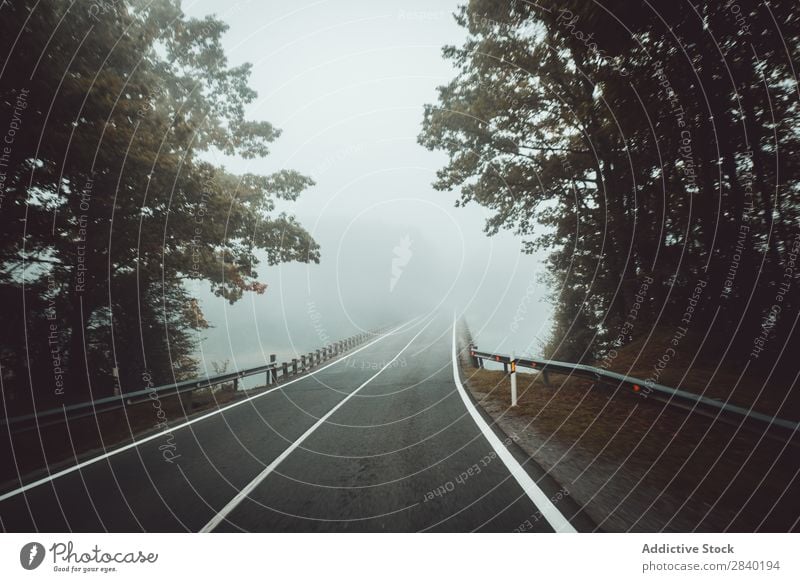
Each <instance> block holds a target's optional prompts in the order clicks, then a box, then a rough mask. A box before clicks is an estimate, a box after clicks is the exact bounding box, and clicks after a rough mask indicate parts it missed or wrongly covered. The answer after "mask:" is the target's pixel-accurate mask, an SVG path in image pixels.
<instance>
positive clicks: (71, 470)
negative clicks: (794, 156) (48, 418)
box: [0, 317, 419, 502]
mask: <svg viewBox="0 0 800 582" xmlns="http://www.w3.org/2000/svg"><path fill="white" fill-rule="evenodd" d="M417 319H419V318H418V317H415V318H414V319H412V320H411V321H408V322H406V323H404V324H403V325H401V326H399V327H396V328H394V329H393V330H392V331H390V332H388V333H385V334H382V335H381V336H380V337H378V338H376V339H374V340H373V341H371V342H369V343H368V344H366V345H364V346H362V347H360V348H358V349H357V350H355V351H353V352H349V353H348V354H346V355H344V356H342V357H341V358H339V359H338V360H336V361H333V362H330V363H329V364H326V365H325V366H322V367H321V368H317V369H316V370H314V371H313V372H309V373H308V374H304V375H303V376H300V377H298V378H295V379H294V380H290V381H289V382H286V383H285V384H281V385H279V386H276V387H275V388H271V389H269V390H265V391H264V392H261V393H260V394H256V395H255V396H251V397H249V398H245V399H244V400H240V401H239V402H234V403H233V404H229V405H228V406H224V407H223V408H218V409H216V410H214V411H212V412H209V413H208V414H204V415H202V416H198V417H197V418H193V419H192V420H189V421H186V422H184V423H182V424H178V425H176V426H171V427H168V428H166V429H165V430H163V431H160V432H157V433H155V434H152V435H150V436H148V437H145V438H143V439H140V440H137V441H134V442H132V443H130V444H127V445H124V446H122V447H119V448H118V449H114V450H113V451H109V452H107V453H103V454H102V455H98V456H96V457H92V458H91V459H86V460H85V461H82V462H80V463H78V464H76V465H73V466H71V467H67V468H66V469H63V470H61V471H58V472H57V473H53V474H51V475H48V476H47V477H42V478H41V479H38V480H36V481H31V482H30V483H28V484H26V485H23V486H22V487H19V488H17V489H13V490H11V491H9V492H7V493H3V494H2V495H0V502H2V501H5V500H6V499H10V498H11V497H15V496H17V495H19V494H20V493H24V492H26V491H29V490H31V489H33V488H35V487H39V486H40V485H44V484H45V483H50V482H51V481H55V480H56V479H58V478H60V477H63V476H65V475H69V474H70V473H74V472H75V471H79V470H80V469H83V468H84V467H88V466H89V465H94V464H95V463H97V462H99V461H103V460H105V459H108V458H109V457H113V456H114V455H118V454H119V453H122V452H125V451H128V450H130V449H135V448H136V447H138V446H139V445H143V444H144V443H146V442H149V441H152V440H155V439H157V438H159V437H162V436H164V435H165V434H167V433H170V432H174V431H177V430H180V429H182V428H186V427H187V426H189V425H192V424H194V423H196V422H200V421H201V420H205V419H207V418H210V417H212V416H216V415H217V414H220V413H221V412H225V411H226V410H230V409H231V408H235V407H237V406H241V405H242V404H247V403H248V402H252V401H253V400H256V399H257V398H261V397H262V396H266V395H267V394H271V393H272V392H275V391H276V390H281V389H283V388H286V387H287V386H289V385H291V384H294V383H295V382H299V381H300V380H305V379H306V378H309V377H311V376H313V375H314V374H316V373H317V372H322V370H324V369H325V368H329V367H331V366H335V365H336V364H339V363H341V362H343V361H345V360H346V359H347V358H349V357H350V356H354V355H356V354H357V353H358V352H360V351H361V350H365V349H367V348H368V347H370V346H371V345H373V344H376V343H378V342H379V341H381V340H383V339H384V338H386V337H388V336H390V335H392V334H393V333H395V332H397V331H399V330H401V329H403V328H404V327H407V326H409V325H411V324H412V323H413V322H414V321H416V320H417Z"/></svg>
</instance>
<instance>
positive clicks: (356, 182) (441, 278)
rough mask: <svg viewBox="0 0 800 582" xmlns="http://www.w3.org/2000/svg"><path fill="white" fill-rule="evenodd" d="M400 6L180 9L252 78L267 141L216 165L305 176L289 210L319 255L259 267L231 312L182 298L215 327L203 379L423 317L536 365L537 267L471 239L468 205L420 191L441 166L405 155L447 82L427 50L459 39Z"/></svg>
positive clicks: (536, 260) (438, 157) (275, 1)
mask: <svg viewBox="0 0 800 582" xmlns="http://www.w3.org/2000/svg"><path fill="white" fill-rule="evenodd" d="M401 4H402V8H399V7H398V3H397V2H389V1H384V0H378V1H375V0H373V1H368V0H363V1H355V0H331V1H308V0H299V1H298V0H291V1H290V0H269V1H268V2H256V1H238V2H235V1H234V2H228V3H220V2H218V1H212V0H198V1H194V2H192V1H187V2H184V10H185V11H186V12H187V13H188V14H189V15H191V16H196V17H201V16H204V15H206V14H211V13H216V15H217V16H218V17H219V18H221V19H222V20H224V21H225V22H227V23H228V24H229V25H230V30H229V31H228V33H227V34H226V36H225V38H224V46H225V48H226V52H227V54H228V56H229V59H230V62H231V64H239V63H241V62H245V61H249V62H251V63H252V64H253V75H252V78H251V86H252V87H253V88H254V89H256V90H257V91H258V93H259V98H258V100H257V102H255V103H254V104H253V105H252V106H251V108H250V110H249V112H248V114H249V117H250V118H251V119H258V120H267V121H270V122H271V123H273V124H275V125H276V126H277V127H279V128H281V129H282V130H283V135H282V136H281V137H280V139H279V140H278V141H277V142H276V143H275V144H274V146H273V148H272V154H271V155H270V156H269V157H268V158H266V159H261V160H241V159H233V158H225V159H224V160H222V159H220V158H216V161H217V162H221V163H224V165H226V167H227V168H228V169H229V170H231V171H234V172H245V171H247V172H255V173H269V172H272V171H275V170H277V169H280V168H293V169H296V170H299V171H301V172H303V173H306V174H308V175H310V176H311V177H312V178H314V180H315V181H316V182H317V185H316V186H314V187H313V188H311V189H309V190H308V191H306V192H305V193H304V194H303V195H302V196H301V198H300V200H299V201H298V202H297V203H294V204H292V205H291V206H290V207H289V209H290V211H291V212H292V213H294V214H295V215H296V216H297V218H298V219H299V221H300V222H301V223H302V224H303V225H304V226H305V227H306V228H307V229H308V230H309V231H310V232H311V233H312V235H313V236H314V238H315V239H316V240H317V242H318V243H320V245H321V247H322V262H321V264H320V265H305V264H285V265H281V266H276V267H267V266H266V265H262V266H261V267H260V268H259V269H258V273H259V279H260V280H261V281H262V282H265V283H267V284H268V285H269V288H268V290H267V291H266V293H265V294H263V295H255V294H252V293H251V294H248V295H246V296H245V297H244V298H243V299H242V300H240V301H239V302H238V303H237V304H235V305H233V306H230V305H228V304H227V302H225V301H224V300H222V299H217V298H214V297H212V296H210V294H209V293H208V291H207V287H206V286H204V285H199V284H198V285H197V286H195V287H194V288H193V289H192V291H193V293H195V295H196V296H198V297H199V298H201V300H202V305H203V308H204V310H205V313H206V316H207V319H208V320H209V321H210V322H211V323H212V324H213V325H214V326H215V327H214V328H213V329H209V330H206V331H205V332H204V333H203V336H204V337H205V339H204V340H203V342H202V355H203V359H204V363H205V365H207V366H209V368H208V370H205V369H204V370H203V371H204V372H206V371H208V372H211V373H213V371H212V370H211V369H210V363H211V361H222V360H226V359H227V360H230V366H231V367H229V370H230V369H233V368H234V367H235V368H245V367H249V366H254V365H259V364H261V363H262V362H263V361H264V360H265V359H266V357H267V355H268V354H270V353H277V354H278V357H279V359H282V358H287V357H291V356H292V355H293V353H303V352H308V351H310V350H312V349H315V348H318V347H321V345H323V344H324V342H325V340H326V339H330V340H335V339H338V338H341V337H345V336H347V335H351V334H352V333H354V332H356V331H357V330H358V329H369V328H373V327H375V326H378V325H382V324H389V323H394V322H401V321H405V320H407V319H410V318H411V317H414V316H417V315H424V314H426V313H429V312H430V311H431V310H434V309H443V310H445V311H446V313H448V314H450V313H452V311H453V309H454V308H456V309H457V310H458V312H459V313H460V314H461V313H463V314H464V315H465V316H466V319H467V322H468V324H469V326H470V328H471V330H472V332H473V335H474V336H475V337H476V339H477V340H478V343H479V345H480V347H481V348H482V349H492V350H494V349H496V350H499V351H506V352H508V351H511V350H512V349H515V350H516V352H517V353H518V354H519V353H534V352H535V353H538V348H539V346H540V344H541V340H543V339H544V337H545V335H546V333H547V330H548V329H549V321H548V316H549V312H550V308H549V305H547V304H546V303H543V302H542V297H543V296H544V295H545V293H546V289H544V288H543V287H542V285H541V284H540V283H538V282H537V273H538V272H540V271H541V269H542V265H541V257H536V256H530V255H524V254H522V253H521V252H520V240H518V239H516V238H515V237H514V236H513V235H512V234H511V233H507V232H506V233H502V234H500V235H497V236H494V237H487V236H486V235H485V234H484V232H483V225H484V222H485V218H486V216H487V215H486V212H485V211H484V210H483V209H482V208H481V207H479V206H477V205H471V206H469V207H468V208H455V207H454V202H455V200H456V199H457V197H458V193H456V192H451V193H445V192H437V191H435V190H433V188H432V187H431V183H432V182H433V180H434V179H435V172H436V170H437V169H439V168H440V167H442V166H443V165H444V163H445V162H446V157H445V156H444V154H442V153H439V152H429V151H428V150H426V149H424V148H423V147H421V146H420V145H418V144H417V141H416V138H417V135H418V133H419V131H420V127H421V121H422V116H423V106H424V104H425V103H433V102H435V100H436V87H437V86H439V85H442V84H445V83H447V82H448V81H449V80H450V79H451V78H452V77H453V74H454V71H453V69H452V68H451V65H450V63H449V62H447V61H445V60H443V59H442V57H441V47H442V46H443V45H445V44H461V42H462V41H463V39H464V31H463V29H461V28H460V27H459V26H457V25H456V23H455V21H454V19H453V17H452V13H453V11H454V10H455V9H456V7H457V6H458V2H456V1H452V2H451V1H440V2H436V1H427V2H426V1H422V0H415V1H404V2H402V3H401ZM395 249H397V250H395ZM393 258H396V259H397V261H398V263H399V265H398V266H397V267H399V271H398V268H396V269H395V276H394V277H393V272H392V260H393ZM402 263H405V265H402ZM398 272H399V276H397V275H396V274H397V273H398ZM393 279H394V280H393ZM515 319H516V321H517V324H516V326H514V325H512V324H513V322H514V321H515ZM515 327H516V328H517V329H516V331H514V328H515Z"/></svg>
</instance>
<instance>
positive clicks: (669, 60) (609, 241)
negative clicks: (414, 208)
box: [419, 0, 800, 361]
mask: <svg viewBox="0 0 800 582" xmlns="http://www.w3.org/2000/svg"><path fill="white" fill-rule="evenodd" d="M734 8H735V9H734ZM456 19H457V21H458V23H459V24H460V25H461V26H463V27H464V28H465V29H467V31H468V33H469V36H468V38H467V41H466V42H465V43H464V45H463V46H462V47H445V49H444V55H445V57H446V58H448V59H451V60H452V61H453V62H454V64H455V65H456V67H457V69H458V74H457V77H456V78H455V79H454V80H453V81H452V82H451V83H449V84H447V85H445V86H443V87H440V89H439V99H438V102H437V103H436V104H435V105H428V106H427V107H426V110H425V117H424V120H423V130H422V133H421V134H420V138H419V140H420V143H422V144H423V145H425V146H426V147H428V148H430V149H441V150H443V151H445V152H447V153H448V154H449V158H450V159H449V163H448V164H447V166H446V167H444V168H442V169H441V170H440V171H439V172H438V180H437V181H436V183H435V184H434V186H435V187H436V188H438V189H440V190H453V189H458V190H460V192H461V198H460V201H459V204H462V205H463V204H467V203H469V202H477V203H478V204H481V205H483V206H485V207H487V208H489V209H491V210H492V211H493V216H492V217H491V218H490V219H489V220H488V222H487V226H486V230H487V232H488V233H489V234H492V233H495V232H497V231H498V230H499V229H501V228H505V229H510V230H513V231H514V232H516V233H517V234H519V235H520V236H522V237H524V239H525V241H526V245H527V248H528V250H534V249H536V248H545V249H549V250H550V255H549V259H548V272H549V275H550V281H551V285H552V289H553V300H554V301H555V303H556V309H555V316H554V325H553V336H552V340H551V342H550V344H549V346H548V348H547V351H548V355H553V356H557V357H559V358H563V359H571V360H595V359H597V358H599V357H600V356H602V355H603V354H604V353H606V352H607V351H608V350H609V349H611V348H612V347H615V346H617V345H618V343H619V341H620V338H621V341H623V342H629V341H632V340H633V339H634V338H635V337H637V336H639V335H642V334H645V333H648V332H649V331H650V329H651V328H652V326H654V325H666V326H668V327H674V326H676V325H681V322H682V321H683V320H684V319H685V314H686V311H687V305H690V301H692V296H693V293H694V290H695V288H696V287H697V284H698V281H702V282H706V283H707V285H708V287H707V290H706V291H705V292H704V296H703V297H702V298H701V300H700V301H699V304H698V306H697V308H696V309H693V312H692V318H691V325H693V326H694V327H695V328H696V329H699V330H703V329H704V328H705V326H707V325H710V324H711V323H712V321H713V324H714V325H713V331H712V332H711V336H712V338H713V339H711V341H709V342H708V345H709V346H711V347H710V348H708V349H709V350H719V353H722V352H723V351H725V350H727V349H729V348H730V351H731V353H732V354H739V355H740V356H744V355H746V354H749V353H750V352H751V350H752V347H753V345H752V337H753V335H754V334H758V333H760V330H761V328H762V322H763V320H764V317H765V313H768V312H769V310H770V309H771V305H772V303H773V301H778V302H779V303H781V306H782V307H783V308H784V309H785V311H783V313H785V314H789V313H793V312H794V311H795V310H796V309H797V300H796V299H795V298H790V297H788V296H787V297H785V298H782V299H780V300H777V299H776V289H777V285H778V283H777V282H778V281H780V280H781V278H782V277H783V276H784V273H785V269H786V267H787V265H788V264H789V263H788V262H787V261H788V260H789V259H790V258H791V257H790V256H789V255H788V254H787V252H788V250H789V249H790V247H791V245H792V242H791V241H793V240H795V238H794V237H795V236H796V235H797V229H796V225H797V219H798V209H800V205H799V204H798V202H799V199H798V186H797V183H798V180H797V179H798V168H797V165H796V163H795V162H794V161H793V160H794V157H793V156H791V155H787V154H786V152H792V151H795V150H796V149H797V146H798V138H800V134H798V132H797V127H798V121H800V119H798V113H799V112H800V111H799V109H798V99H797V97H798V94H797V80H796V78H795V76H794V72H793V71H794V69H793V67H792V62H793V61H794V60H796V59H797V57H798V54H797V47H798V46H800V42H799V41H800V26H799V24H800V23H799V21H798V18H797V16H796V14H795V10H794V7H793V6H792V5H791V3H789V2H770V3H769V4H768V5H767V4H764V3H761V4H757V3H752V4H747V3H739V4H737V5H736V6H735V7H733V8H732V5H731V3H684V4H680V3H678V4H676V3H667V2H661V3H656V4H655V5H652V4H642V5H638V4H637V5H632V4H631V3H629V2H622V1H621V0H608V1H604V2H602V3H599V2H594V3H586V2H578V1H577V0H575V1H569V2H558V3H555V2H536V3H534V2H525V1H521V0H519V1H517V0H512V1H509V2H493V1H491V0H471V1H470V2H469V3H468V4H467V5H465V6H463V7H462V8H461V9H460V10H459V11H458V12H457V14H456ZM754 296H755V297H761V298H762V301H760V302H754V301H752V297H754ZM791 319H792V318H791V317H789V316H787V317H785V318H784V323H783V327H782V329H781V330H778V328H777V327H775V329H771V331H770V337H772V338H776V339H775V341H772V343H771V345H772V350H773V351H772V354H773V355H777V354H778V353H779V351H780V349H781V348H782V346H783V345H784V342H785V341H793V340H792V339H791V333H790V332H791V327H792V324H791ZM626 322H628V323H630V322H633V324H632V325H626ZM779 332H780V333H782V334H783V335H782V337H781V338H778V335H777V334H779ZM781 339H782V340H783V341H781ZM763 360H764V358H762V361H763Z"/></svg>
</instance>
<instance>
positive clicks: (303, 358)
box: [300, 354, 306, 372]
mask: <svg viewBox="0 0 800 582" xmlns="http://www.w3.org/2000/svg"><path fill="white" fill-rule="evenodd" d="M300 369H301V370H302V371H304V372H305V371H306V356H305V354H303V355H302V356H300Z"/></svg>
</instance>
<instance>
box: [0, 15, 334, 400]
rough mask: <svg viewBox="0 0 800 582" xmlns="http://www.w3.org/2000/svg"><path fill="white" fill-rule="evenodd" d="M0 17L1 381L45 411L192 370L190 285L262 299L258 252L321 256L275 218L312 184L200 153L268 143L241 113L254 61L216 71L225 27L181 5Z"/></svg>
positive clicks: (272, 260) (261, 127)
mask: <svg viewBox="0 0 800 582" xmlns="http://www.w3.org/2000/svg"><path fill="white" fill-rule="evenodd" d="M0 15H1V16H0V39H2V40H0V43H2V49H3V50H2V54H3V55H4V56H6V57H7V59H6V66H5V68H4V69H3V70H2V76H1V77H0V79H2V85H0V92H1V94H2V100H1V101H2V115H1V116H0V128H8V127H18V129H17V130H16V131H15V135H14V136H13V140H12V142H13V143H11V144H9V148H8V150H6V153H5V158H4V159H3V167H2V168H0V170H3V176H2V180H3V181H2V206H0V217H1V218H0V220H2V224H3V228H2V230H1V231H0V261H2V263H3V276H2V279H0V285H2V293H3V295H4V297H6V298H7V299H8V300H9V302H10V303H9V304H10V305H15V306H17V307H16V308H15V309H19V312H18V313H19V314H20V315H19V316H17V317H16V319H14V321H13V322H12V325H11V326H10V327H9V328H8V329H7V332H6V336H5V337H4V338H3V347H4V349H3V350H2V352H1V353H2V354H3V355H4V360H3V362H2V364H3V368H4V369H5V370H6V371H10V373H9V374H7V376H9V375H10V376H13V377H14V378H15V381H16V382H17V385H16V390H17V392H19V393H26V394H29V395H30V396H31V397H32V398H33V399H35V400H36V401H37V404H42V403H48V402H49V403H52V402H63V401H77V400H85V399H87V398H88V397H90V396H100V395H107V394H109V393H110V391H111V390H112V384H113V383H112V368H113V367H115V366H119V368H120V370H121V376H120V382H121V384H122V390H124V391H127V390H134V389H141V388H143V387H145V386H143V385H142V380H141V377H142V374H144V373H145V372H147V373H149V375H150V376H151V377H152V378H153V379H154V381H156V382H168V381H173V380H174V379H179V378H183V377H186V376H191V375H193V374H195V373H196V369H195V362H194V361H193V360H192V354H193V351H194V348H195V337H196V336H195V334H196V333H197V331H198V330H201V329H203V328H204V327H207V325H208V324H207V322H206V321H205V319H204V318H203V315H202V313H201V312H200V310H199V308H198V306H197V303H196V301H194V300H193V298H192V297H191V296H190V294H189V292H188V289H187V287H186V283H187V282H188V281H191V280H197V281H205V282H208V283H210V285H211V287H212V289H213V290H214V292H215V293H216V294H217V295H218V296H222V297H225V298H226V299H228V300H229V301H230V302H234V301H236V300H237V299H239V298H240V297H241V296H242V294H243V293H244V292H246V291H254V292H263V291H264V289H265V285H264V283H262V282H260V281H259V279H258V272H257V267H258V255H259V254H261V253H263V254H265V256H266V257H267V262H268V263H269V264H277V263H280V262H284V261H304V262H311V261H313V262H318V261H319V248H318V246H317V245H316V243H315V242H314V241H313V239H312V238H311V237H310V235H309V234H308V233H307V232H306V231H305V230H304V229H303V228H302V226H300V225H299V224H298V223H297V222H296V220H294V218H292V217H291V216H288V215H286V214H282V213H281V214H276V212H275V200H276V199H282V200H290V201H291V200H295V199H296V198H297V196H298V195H299V194H300V193H301V192H302V191H303V190H304V189H305V188H307V187H308V186H310V185H312V184H313V182H312V180H311V179H310V178H308V177H306V176H303V175H301V174H299V173H297V172H294V171H291V170H283V171H279V172H277V173H275V174H272V175H266V176H262V175H255V174H245V175H242V176H236V175H232V174H230V173H229V172H227V171H226V170H225V169H224V168H223V167H220V166H215V165H213V164H212V163H210V162H208V161H207V160H206V159H205V158H203V156H202V155H201V154H202V153H203V152H210V151H217V152H221V153H224V154H227V155H236V156H241V157H244V158H258V157H263V156H266V155H267V154H268V153H269V144H270V143H271V142H273V141H274V140H275V139H276V138H278V137H279V135H280V131H279V130H278V129H276V128H275V127H273V126H272V125H271V124H269V123H268V122H265V121H250V120H248V119H246V117H245V107H246V105H247V104H248V103H251V102H252V101H253V100H254V99H255V97H256V94H255V92H254V91H253V90H252V89H251V88H250V87H249V86H248V77H249V75H250V65H249V64H244V65H240V66H230V65H229V64H228V61H227V58H226V56H225V54H224V52H223V49H222V46H221V43H220V39H221V36H222V34H223V33H224V32H225V30H226V28H227V27H226V25H225V24H224V23H222V22H221V21H219V20H217V19H216V18H213V17H207V18H204V19H192V18H187V17H186V16H185V15H184V14H183V12H182V11H181V10H180V4H179V2H178V1H177V0H155V1H151V0H147V1H145V0H130V1H126V2H102V3H96V4H92V5H91V6H84V5H80V6H79V5H75V4H68V3H57V2H52V3H51V2H48V3H34V2H27V1H22V0H17V1H12V2H6V3H4V4H3V6H2V8H0ZM9 304H6V305H9ZM6 310H8V307H6ZM26 330H27V337H28V340H27V342H26V343H25V345H24V346H23V345H20V344H21V343H22V342H21V341H20V339H19V338H21V337H25V335H26V333H25V332H26ZM11 354H14V357H13V358H11V357H10V355H11ZM20 354H26V355H25V356H24V357H20ZM56 356H58V357H59V358H60V360H59V364H62V365H60V366H58V367H59V368H63V379H62V380H63V389H62V390H59V389H58V387H57V386H56V374H54V369H55V367H56V366H55V363H54V362H55V359H54V358H55V357H56ZM9 358H10V359H9ZM8 388H9V387H7V389H8Z"/></svg>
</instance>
